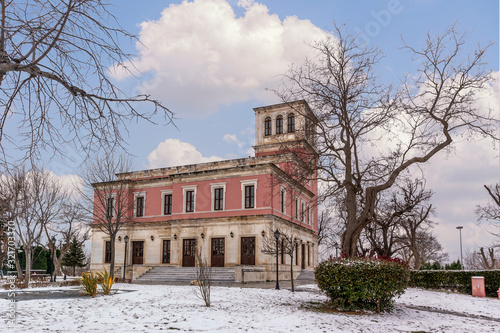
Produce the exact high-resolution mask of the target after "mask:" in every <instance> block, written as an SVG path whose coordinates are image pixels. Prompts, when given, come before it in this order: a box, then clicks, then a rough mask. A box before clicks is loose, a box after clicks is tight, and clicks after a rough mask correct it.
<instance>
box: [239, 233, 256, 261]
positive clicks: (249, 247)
mask: <svg viewBox="0 0 500 333" xmlns="http://www.w3.org/2000/svg"><path fill="white" fill-rule="evenodd" d="M241 264H242V265H255V237H241Z"/></svg>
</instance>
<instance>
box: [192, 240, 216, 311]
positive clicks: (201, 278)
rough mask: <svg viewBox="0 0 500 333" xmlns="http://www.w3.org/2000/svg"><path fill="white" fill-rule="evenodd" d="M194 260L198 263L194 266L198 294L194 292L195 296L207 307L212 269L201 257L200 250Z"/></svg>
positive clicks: (206, 260) (201, 252) (205, 259)
mask: <svg viewBox="0 0 500 333" xmlns="http://www.w3.org/2000/svg"><path fill="white" fill-rule="evenodd" d="M196 260H197V261H198V266H196V284H197V286H198V289H197V290H198V292H196V296H197V297H199V298H200V299H202V300H203V301H204V302H205V305H206V306H207V307H209V306H210V292H211V288H212V281H213V272H212V267H211V266H210V264H209V263H208V259H207V258H206V257H204V256H203V251H202V250H201V249H199V250H198V252H196Z"/></svg>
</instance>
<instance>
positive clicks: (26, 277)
mask: <svg viewBox="0 0 500 333" xmlns="http://www.w3.org/2000/svg"><path fill="white" fill-rule="evenodd" d="M24 253H25V255H26V272H25V274H24V288H28V286H29V283H30V278H31V274H30V273H31V251H30V250H24Z"/></svg>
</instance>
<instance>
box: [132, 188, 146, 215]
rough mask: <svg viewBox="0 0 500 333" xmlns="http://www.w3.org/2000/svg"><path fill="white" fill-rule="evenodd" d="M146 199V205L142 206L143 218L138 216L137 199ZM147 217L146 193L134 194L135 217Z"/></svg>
mask: <svg viewBox="0 0 500 333" xmlns="http://www.w3.org/2000/svg"><path fill="white" fill-rule="evenodd" d="M140 197H143V198H144V205H143V206H142V216H137V198H140ZM145 216H146V192H145V191H142V192H134V217H138V218H142V217H145Z"/></svg>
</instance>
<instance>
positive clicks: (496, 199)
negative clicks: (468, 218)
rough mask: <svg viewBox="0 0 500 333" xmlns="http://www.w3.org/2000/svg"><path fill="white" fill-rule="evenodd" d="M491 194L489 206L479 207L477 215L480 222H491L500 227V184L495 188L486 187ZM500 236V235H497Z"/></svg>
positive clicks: (476, 211)
mask: <svg viewBox="0 0 500 333" xmlns="http://www.w3.org/2000/svg"><path fill="white" fill-rule="evenodd" d="M484 188H485V189H486V191H488V194H489V200H488V204H487V205H486V206H479V205H478V206H477V207H476V210H475V213H476V216H477V217H478V219H479V221H489V222H490V223H492V224H494V225H496V226H498V227H500V184H495V185H493V186H490V187H488V186H486V185H484ZM495 235H497V236H500V233H497V234H495Z"/></svg>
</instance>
